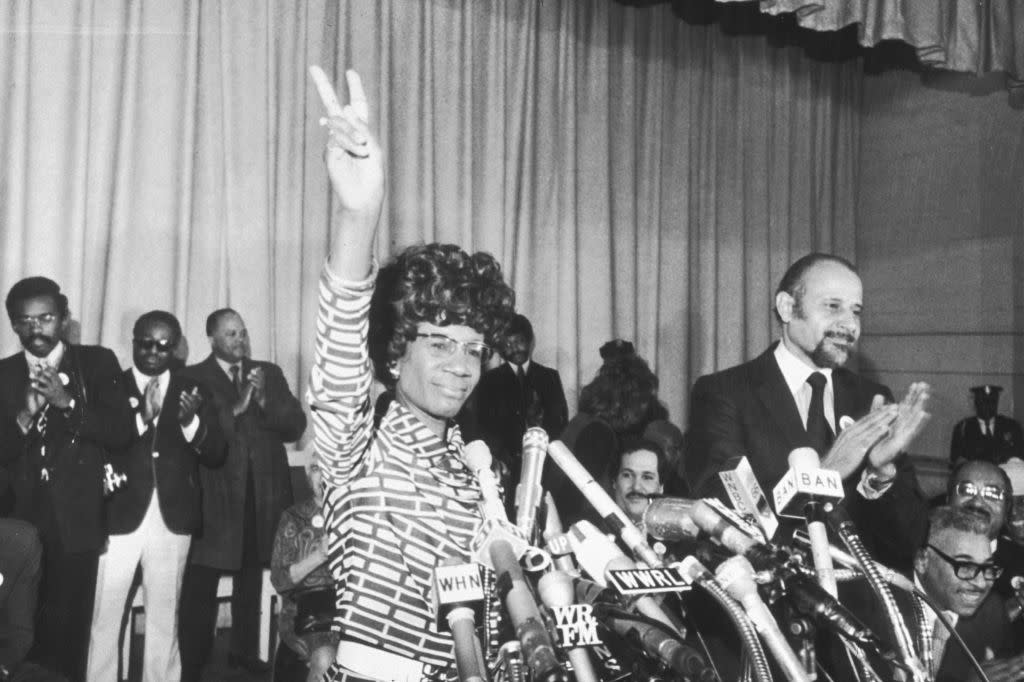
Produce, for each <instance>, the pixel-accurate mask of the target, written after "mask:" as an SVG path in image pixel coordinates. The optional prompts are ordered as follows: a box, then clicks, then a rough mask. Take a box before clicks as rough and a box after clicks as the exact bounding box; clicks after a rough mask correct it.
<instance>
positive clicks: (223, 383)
mask: <svg viewBox="0 0 1024 682" xmlns="http://www.w3.org/2000/svg"><path fill="white" fill-rule="evenodd" d="M203 366H204V367H205V373H206V375H207V376H208V377H209V378H210V380H211V381H212V382H213V383H214V384H217V385H219V386H220V389H219V392H221V393H224V394H227V395H236V396H237V395H238V391H236V390H235V385H234V384H232V383H231V378H230V377H229V376H228V374H227V372H225V371H224V370H223V369H221V366H220V363H219V362H217V358H216V357H215V356H214V355H213V353H210V355H209V356H207V358H206V359H205V360H203Z"/></svg>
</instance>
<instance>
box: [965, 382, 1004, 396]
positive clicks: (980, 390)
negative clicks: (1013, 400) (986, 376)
mask: <svg viewBox="0 0 1024 682" xmlns="http://www.w3.org/2000/svg"><path fill="white" fill-rule="evenodd" d="M1002 390H1003V387H1002V386H996V385H995V384H984V385H982V386H974V387H972V388H971V393H973V394H974V395H976V396H982V395H996V396H998V395H999V393H1000V391H1002Z"/></svg>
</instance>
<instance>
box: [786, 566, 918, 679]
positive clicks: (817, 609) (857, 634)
mask: <svg viewBox="0 0 1024 682" xmlns="http://www.w3.org/2000/svg"><path fill="white" fill-rule="evenodd" d="M784 582H785V585H786V595H787V596H788V597H789V599H790V603H792V604H793V607H794V608H795V609H796V610H797V611H798V612H800V613H802V614H803V615H805V616H808V617H810V618H813V619H814V621H815V622H816V623H817V625H819V626H820V627H827V628H830V629H832V630H833V631H834V632H836V633H837V634H839V635H840V636H842V637H844V638H846V639H848V640H850V641H851V642H855V643H857V644H859V645H860V646H861V647H864V648H865V649H868V650H874V651H877V652H878V653H879V654H880V655H881V656H882V657H883V658H885V659H887V660H889V661H898V660H899V656H898V655H897V654H896V652H895V651H894V650H893V649H892V648H891V647H890V646H889V645H887V644H885V643H884V642H883V641H882V640H881V639H879V638H878V636H877V635H876V634H875V633H874V632H872V631H871V629H870V628H868V627H866V626H865V625H864V624H863V623H861V622H860V620H858V618H857V617H856V616H855V615H853V613H852V612H850V610H849V609H847V608H846V607H844V606H843V605H842V604H840V603H839V602H838V601H837V600H836V599H835V598H834V596H833V595H831V594H829V593H828V592H827V591H826V590H825V588H824V587H823V586H822V585H819V584H818V583H816V582H814V581H813V580H812V579H810V578H808V577H807V576H804V575H801V574H793V575H790V576H787V578H786V579H785V580H784Z"/></svg>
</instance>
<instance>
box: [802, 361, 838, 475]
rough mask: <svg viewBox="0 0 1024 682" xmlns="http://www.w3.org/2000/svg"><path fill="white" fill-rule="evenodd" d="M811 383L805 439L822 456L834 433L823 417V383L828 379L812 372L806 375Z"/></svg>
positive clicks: (830, 445) (828, 446)
mask: <svg viewBox="0 0 1024 682" xmlns="http://www.w3.org/2000/svg"><path fill="white" fill-rule="evenodd" d="M807 383H809V384H810V385H811V406H810V409H808V411H807V440H808V441H809V443H810V446H811V447H812V448H814V449H815V450H817V451H818V454H819V455H820V456H822V457H824V456H825V453H826V452H828V449H829V448H830V447H832V441H833V440H834V439H835V434H833V433H832V427H830V426H829V425H828V420H827V419H825V384H826V383H828V379H827V378H825V375H824V374H822V373H821V372H812V373H811V376H809V377H807Z"/></svg>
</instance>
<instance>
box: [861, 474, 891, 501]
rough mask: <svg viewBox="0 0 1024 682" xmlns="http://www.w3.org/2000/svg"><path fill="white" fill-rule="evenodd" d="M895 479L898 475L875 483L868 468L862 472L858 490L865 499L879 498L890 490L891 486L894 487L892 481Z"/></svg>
mask: <svg viewBox="0 0 1024 682" xmlns="http://www.w3.org/2000/svg"><path fill="white" fill-rule="evenodd" d="M895 480H896V477H895V476H894V477H893V478H890V479H889V480H888V481H885V482H884V483H875V479H874V477H873V476H871V475H870V474H869V473H868V470H867V469H865V470H864V471H862V472H861V474H860V482H859V483H858V484H857V492H858V493H860V496H861V497H863V498H864V499H865V500H877V499H878V498H880V497H881V496H882V495H885V494H886V493H887V492H889V488H891V487H892V483H893V481H895Z"/></svg>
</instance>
